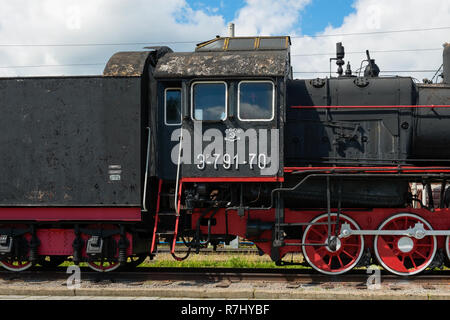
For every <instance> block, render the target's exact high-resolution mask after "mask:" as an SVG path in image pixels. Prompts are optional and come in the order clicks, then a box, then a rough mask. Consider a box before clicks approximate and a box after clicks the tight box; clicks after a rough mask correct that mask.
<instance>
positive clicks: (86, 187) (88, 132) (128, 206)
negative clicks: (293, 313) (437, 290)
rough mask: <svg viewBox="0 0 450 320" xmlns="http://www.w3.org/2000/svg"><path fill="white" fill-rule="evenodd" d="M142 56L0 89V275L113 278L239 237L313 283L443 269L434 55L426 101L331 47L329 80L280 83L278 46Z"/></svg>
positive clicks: (440, 108) (448, 118)
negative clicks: (294, 258) (305, 267)
mask: <svg viewBox="0 0 450 320" xmlns="http://www.w3.org/2000/svg"><path fill="white" fill-rule="evenodd" d="M148 49H149V50H147V51H143V52H121V53H117V54H115V55H114V56H113V57H112V58H111V59H110V60H109V62H108V64H107V66H106V68H105V70H104V74H103V76H96V77H59V78H5V79H0V97H1V100H0V105H1V107H2V108H3V111H4V117H2V120H1V121H2V130H3V135H2V138H1V148H2V151H3V152H2V155H1V156H0V164H1V166H0V170H1V172H2V177H3V181H2V183H1V184H0V194H1V195H2V197H1V198H0V206H1V207H0V220H1V226H0V263H1V264H2V265H3V266H5V267H6V268H8V269H10V270H13V271H21V270H25V269H27V268H29V267H31V266H32V265H33V264H36V263H40V264H44V265H45V264H50V263H51V262H53V263H54V264H57V263H58V262H60V261H61V260H63V259H65V258H66V257H68V256H73V260H74V262H75V263H79V262H80V261H87V262H88V264H89V265H90V266H91V267H92V268H94V269H95V270H98V271H111V270H114V269H116V268H117V267H119V266H121V265H122V266H123V265H128V266H134V265H137V264H138V263H139V262H141V261H142V260H143V259H144V258H145V257H146V256H148V255H150V256H151V257H152V256H153V255H154V254H155V253H156V252H157V245H158V243H160V241H161V240H166V241H168V242H169V244H170V245H171V250H172V254H173V256H174V257H175V258H176V259H179V260H180V259H183V258H185V257H182V258H181V257H178V256H177V253H176V245H175V244H176V241H177V239H178V240H180V239H181V240H183V242H184V244H185V245H186V246H188V248H189V251H188V253H189V252H190V251H191V250H196V252H199V251H200V250H201V249H202V248H203V247H204V246H205V245H206V244H212V245H213V246H217V245H218V244H219V243H220V242H221V241H223V242H225V243H228V242H229V241H230V240H231V239H233V238H234V237H236V236H240V237H244V238H246V239H249V240H251V241H253V242H254V243H255V244H256V246H257V247H258V248H259V249H260V251H261V252H262V253H266V254H269V255H270V256H271V258H272V259H273V260H274V261H276V262H277V263H278V264H284V263H286V262H285V261H284V260H283V257H284V256H285V255H286V254H287V253H290V252H301V253H302V254H303V256H304V262H303V263H307V264H309V265H310V266H312V267H313V268H314V269H316V270H318V271H320V272H323V273H326V274H340V273H344V272H347V271H349V270H351V269H352V268H353V267H355V266H359V265H364V264H368V263H372V262H378V263H380V264H381V265H382V266H383V267H384V268H385V269H387V270H389V271H391V272H393V273H395V274H399V275H412V274H416V273H419V272H421V271H423V270H424V269H426V268H428V267H433V266H441V265H443V264H444V263H446V262H447V261H448V259H449V258H450V231H449V227H450V220H449V218H448V215H449V214H450V209H449V208H448V206H449V199H450V193H449V192H448V190H449V189H448V188H447V181H448V180H449V176H450V165H449V162H450V149H449V148H448V145H449V144H450V140H449V139H450V138H449V137H450V134H449V133H450V126H449V124H450V103H449V102H450V101H449V100H450V84H449V77H450V71H449V69H448V68H449V65H450V60H449V50H450V49H449V46H446V47H445V49H444V64H443V79H444V81H443V82H442V83H435V84H433V83H424V84H418V83H415V82H414V81H413V79H412V78H410V77H398V76H395V77H382V76H380V75H379V73H380V69H379V67H378V66H377V65H376V64H375V61H374V60H373V59H371V58H370V56H369V54H368V59H367V67H366V70H365V72H364V75H363V76H359V75H358V76H356V75H352V72H351V70H350V69H349V68H347V70H346V72H345V74H344V72H343V69H342V65H344V61H343V58H344V51H343V47H342V46H341V45H340V44H338V46H337V49H338V50H337V58H336V59H335V60H337V64H338V66H339V69H338V76H337V77H331V76H330V77H327V78H323V79H306V80H297V79H293V73H292V67H291V62H290V39H289V37H246V38H237V37H227V38H220V37H219V38H216V39H213V40H211V41H207V42H204V43H201V44H199V45H197V48H196V50H195V52H191V53H176V52H172V50H171V49H169V48H167V47H154V48H148ZM438 190H439V191H438ZM375 259H376V260H375ZM49 261H50V262H49Z"/></svg>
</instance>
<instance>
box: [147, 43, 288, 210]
mask: <svg viewBox="0 0 450 320" xmlns="http://www.w3.org/2000/svg"><path fill="white" fill-rule="evenodd" d="M155 78H157V79H158V81H159V83H160V86H161V88H160V91H159V93H160V95H162V93H163V91H162V90H163V89H164V90H165V92H166V93H167V90H169V91H170V90H172V89H167V88H173V85H172V83H177V84H178V85H179V89H178V90H179V91H178V92H179V94H180V101H181V103H180V114H181V121H180V122H181V128H178V129H179V130H170V133H171V134H170V137H166V138H167V140H166V141H170V146H169V144H167V145H166V149H164V150H163V153H164V155H161V157H162V158H164V161H163V163H164V164H165V165H166V167H167V166H170V167H171V168H172V169H171V171H170V174H171V178H172V179H173V180H176V183H177V185H178V184H180V183H181V182H182V183H184V184H186V183H188V184H190V186H191V187H194V185H195V187H194V189H195V190H194V189H191V190H194V191H192V192H193V193H194V194H195V196H196V197H197V198H199V193H205V192H206V193H208V194H210V193H211V192H217V190H211V189H210V188H209V187H208V183H209V182H216V183H217V182H223V183H224V184H223V185H222V186H226V188H231V187H230V183H233V182H240V183H247V182H248V183H254V182H257V183H258V182H277V181H280V180H281V179H282V178H283V148H282V145H283V143H282V140H283V128H284V117H285V96H286V94H285V91H286V82H287V80H288V79H290V78H291V67H290V38H289V37H225V38H222V37H217V38H215V39H212V40H210V41H206V42H203V43H200V44H198V45H197V47H196V50H195V52H192V53H169V54H167V55H165V56H164V57H163V58H162V59H161V60H160V61H159V62H158V65H157V67H156V71H155ZM165 98H166V100H167V96H166V97H165ZM168 106H170V104H168V103H167V102H166V104H165V108H166V109H165V111H164V112H165V114H168V113H167V112H168V110H167V107H168ZM162 123H163V122H161V124H162ZM168 125H169V124H168V123H164V126H165V127H166V129H165V130H163V131H164V132H169V131H168V130H167V126H168ZM167 147H169V148H170V150H168V149H169V148H167ZM167 157H170V164H169V161H167V160H166V159H167ZM166 178H167V177H166ZM206 190H207V191H206ZM219 192H222V193H226V192H227V191H220V190H219ZM227 196H228V195H227ZM224 197H225V196H224ZM200 198H201V197H200ZM203 205H205V206H207V205H208V204H203ZM203 205H202V206H203ZM195 206H198V203H197V204H195Z"/></svg>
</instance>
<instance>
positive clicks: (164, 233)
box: [156, 231, 175, 236]
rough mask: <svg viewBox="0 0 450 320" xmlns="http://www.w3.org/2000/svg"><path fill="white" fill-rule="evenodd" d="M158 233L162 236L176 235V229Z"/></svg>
mask: <svg viewBox="0 0 450 320" xmlns="http://www.w3.org/2000/svg"><path fill="white" fill-rule="evenodd" d="M156 234H157V235H159V236H161V235H174V234H175V231H160V232H156Z"/></svg>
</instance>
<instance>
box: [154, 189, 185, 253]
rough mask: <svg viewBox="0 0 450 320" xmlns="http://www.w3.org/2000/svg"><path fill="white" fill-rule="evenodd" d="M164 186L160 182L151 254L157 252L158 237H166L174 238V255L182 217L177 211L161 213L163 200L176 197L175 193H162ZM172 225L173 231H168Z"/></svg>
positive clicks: (172, 248)
mask: <svg viewBox="0 0 450 320" xmlns="http://www.w3.org/2000/svg"><path fill="white" fill-rule="evenodd" d="M162 184H163V183H162V180H159V185H158V199H157V202H156V213H155V225H154V227H153V238H152V245H151V249H150V253H154V252H155V246H156V240H157V237H158V238H159V237H166V238H172V244H171V253H172V254H173V253H174V252H175V244H176V240H177V234H178V225H179V220H180V215H179V214H177V212H176V211H161V198H163V197H174V196H175V194H174V193H161V190H162ZM174 218H175V219H174ZM171 220H172V221H171ZM173 220H175V221H173ZM171 224H173V229H168V228H167V226H168V225H171Z"/></svg>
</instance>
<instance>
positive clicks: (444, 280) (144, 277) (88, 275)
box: [0, 267, 450, 285]
mask: <svg viewBox="0 0 450 320" xmlns="http://www.w3.org/2000/svg"><path fill="white" fill-rule="evenodd" d="M80 271H81V277H82V279H83V281H91V282H100V281H111V282H113V283H119V282H124V283H126V282H145V281H197V282H219V281H231V282H278V283H294V282H295V283H315V284H321V283H330V282H331V283H362V282H364V283H365V282H366V281H367V278H368V276H369V274H368V273H367V272H366V270H355V271H353V272H351V273H347V274H344V275H338V276H328V275H324V274H319V273H314V272H312V270H311V269H241V268H145V267H144V268H137V269H136V271H133V272H127V271H117V272H111V273H99V272H94V271H92V270H91V269H89V268H84V267H82V268H80ZM380 276H381V281H383V282H386V283H391V284H395V283H401V284H404V283H408V282H409V283H416V284H421V283H425V284H434V285H450V270H441V271H431V270H430V271H427V272H425V273H422V274H420V275H417V276H411V277H399V276H395V275H392V274H389V273H385V272H384V271H381V275H380ZM67 277H68V274H67V273H66V268H61V267H58V268H53V269H49V270H44V269H43V270H39V271H36V270H31V271H25V272H21V273H20V274H17V273H11V272H8V271H1V272H0V279H1V280H6V281H17V280H20V281H24V282H27V281H33V282H38V281H56V280H65V279H67Z"/></svg>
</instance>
